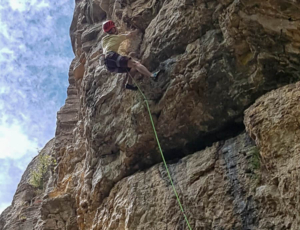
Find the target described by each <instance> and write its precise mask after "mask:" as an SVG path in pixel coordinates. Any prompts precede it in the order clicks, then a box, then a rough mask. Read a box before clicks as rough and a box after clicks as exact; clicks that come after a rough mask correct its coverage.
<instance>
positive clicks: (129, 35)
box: [127, 30, 139, 38]
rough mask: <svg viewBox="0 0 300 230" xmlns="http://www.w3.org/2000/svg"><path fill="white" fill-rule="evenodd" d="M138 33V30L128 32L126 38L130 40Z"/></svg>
mask: <svg viewBox="0 0 300 230" xmlns="http://www.w3.org/2000/svg"><path fill="white" fill-rule="evenodd" d="M138 32H139V31H138V30H134V31H130V32H129V33H128V35H127V36H128V37H129V38H132V37H134V36H136V35H137V34H138Z"/></svg>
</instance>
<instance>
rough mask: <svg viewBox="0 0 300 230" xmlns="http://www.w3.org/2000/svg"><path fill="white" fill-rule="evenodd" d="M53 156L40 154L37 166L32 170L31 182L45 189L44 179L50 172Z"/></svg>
mask: <svg viewBox="0 0 300 230" xmlns="http://www.w3.org/2000/svg"><path fill="white" fill-rule="evenodd" d="M52 161H53V159H52V157H50V156H48V155H41V154H40V155H39V156H38V160H37V166H36V168H35V169H34V170H32V171H31V172H30V180H29V183H30V184H31V185H32V186H33V187H35V188H38V189H43V185H44V182H45V181H44V179H45V176H46V174H47V172H48V168H49V166H50V165H51V164H52Z"/></svg>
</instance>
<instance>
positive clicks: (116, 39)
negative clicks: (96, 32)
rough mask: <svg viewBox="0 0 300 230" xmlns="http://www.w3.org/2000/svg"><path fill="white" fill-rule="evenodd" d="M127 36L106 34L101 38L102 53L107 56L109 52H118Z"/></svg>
mask: <svg viewBox="0 0 300 230" xmlns="http://www.w3.org/2000/svg"><path fill="white" fill-rule="evenodd" d="M126 38H127V36H126V35H124V34H120V35H119V34H117V35H116V34H108V35H106V36H105V37H103V38H102V49H103V53H104V54H107V53H108V52H109V51H114V52H116V53H117V52H118V49H119V47H120V44H121V43H122V42H123V41H124V40H126Z"/></svg>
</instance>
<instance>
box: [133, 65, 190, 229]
mask: <svg viewBox="0 0 300 230" xmlns="http://www.w3.org/2000/svg"><path fill="white" fill-rule="evenodd" d="M127 72H128V71H127ZM128 75H129V77H131V79H132V80H133V82H134V84H135V85H136V86H137V88H138V90H139V92H140V93H141V95H142V97H143V98H144V100H145V103H146V106H147V110H148V113H149V117H150V121H151V125H152V128H153V131H154V135H155V139H156V142H157V145H158V148H159V151H160V154H161V157H162V160H163V162H164V165H165V168H166V171H167V173H168V177H169V179H170V182H171V185H172V188H173V191H174V194H175V196H176V199H177V202H178V204H179V207H180V210H181V212H182V214H183V216H184V219H185V221H186V223H187V225H188V227H189V230H192V228H191V226H190V223H189V221H188V219H187V217H186V215H185V212H184V209H183V207H182V204H181V202H180V199H179V196H178V193H177V191H176V189H175V186H174V183H173V180H172V177H171V174H170V172H169V168H168V165H167V162H166V160H165V157H164V154H163V151H162V149H161V146H160V142H159V140H158V136H157V132H156V129H155V126H154V122H153V118H152V115H151V111H150V107H149V104H148V100H147V98H146V96H145V95H144V93H143V92H142V90H141V89H140V87H139V85H138V84H137V82H136V81H135V80H134V78H133V77H132V76H131V74H130V73H129V72H128Z"/></svg>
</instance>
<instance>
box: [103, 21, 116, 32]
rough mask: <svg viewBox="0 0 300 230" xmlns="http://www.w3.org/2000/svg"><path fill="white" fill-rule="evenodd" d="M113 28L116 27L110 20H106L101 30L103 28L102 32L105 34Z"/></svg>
mask: <svg viewBox="0 0 300 230" xmlns="http://www.w3.org/2000/svg"><path fill="white" fill-rule="evenodd" d="M115 27H116V26H115V23H114V22H113V21H111V20H108V21H106V22H104V23H103V25H102V28H103V30H104V32H106V33H107V32H108V31H110V30H111V29H112V28H115Z"/></svg>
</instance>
